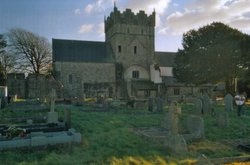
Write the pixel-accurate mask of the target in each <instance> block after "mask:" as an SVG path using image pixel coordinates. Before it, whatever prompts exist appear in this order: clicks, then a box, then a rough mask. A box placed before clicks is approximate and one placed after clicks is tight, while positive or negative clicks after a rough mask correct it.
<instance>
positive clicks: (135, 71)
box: [132, 70, 139, 78]
mask: <svg viewBox="0 0 250 165" xmlns="http://www.w3.org/2000/svg"><path fill="white" fill-rule="evenodd" d="M132 78H139V71H138V70H134V71H133V72H132Z"/></svg>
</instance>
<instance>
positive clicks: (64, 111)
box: [0, 90, 250, 164]
mask: <svg viewBox="0 0 250 165" xmlns="http://www.w3.org/2000/svg"><path fill="white" fill-rule="evenodd" d="M49 98H50V101H48V102H49V103H43V102H41V101H39V100H25V101H20V102H11V103H10V104H9V105H7V106H6V107H5V108H3V109H1V110H0V113H1V126H0V133H1V137H0V150H1V157H0V161H1V162H3V163H5V164H6V163H7V164H8V163H10V164H17V162H22V163H24V164H51V163H52V164H53V163H55V164H70V163H72V162H73V163H74V164H121V163H124V162H125V163H128V164H142V163H144V164H230V163H232V162H241V163H242V162H247V161H249V160H250V154H249V144H250V140H249V137H250V130H249V128H248V125H249V122H250V121H249V118H250V117H249V116H250V112H249V110H250V107H249V106H248V105H247V106H245V107H244V115H242V116H241V117H239V116H237V112H236V107H235V105H234V104H233V103H232V104H231V102H230V100H231V98H228V96H227V95H226V96H225V98H224V101H225V102H224V103H222V102H218V104H216V103H212V102H211V101H210V102H206V101H208V100H209V99H208V98H207V96H204V95H200V96H198V97H197V98H196V99H195V100H193V101H192V102H182V103H179V102H176V101H173V102H171V104H167V103H166V102H164V101H163V102H162V103H160V104H159V100H157V98H151V99H152V100H153V101H152V100H150V99H149V100H148V102H147V104H146V106H144V107H140V108H138V107H130V106H126V102H125V101H124V100H108V101H104V102H102V103H100V102H99V101H98V102H97V101H96V102H84V101H82V102H81V104H75V102H74V101H72V103H71V104H69V103H63V102H57V101H56V99H55V93H54V91H53V90H52V91H51V93H50V97H49ZM197 100H198V101H197ZM199 102H200V103H201V104H200V105H199V104H198V103H199ZM204 102H206V103H204ZM151 104H153V105H151ZM148 106H149V107H150V108H148ZM230 106H231V107H230ZM98 108H99V109H98ZM103 109H106V110H103ZM74 144H76V145H74ZM61 146H62V147H61ZM37 148H40V149H39V150H37ZM38 162H39V163H38Z"/></svg>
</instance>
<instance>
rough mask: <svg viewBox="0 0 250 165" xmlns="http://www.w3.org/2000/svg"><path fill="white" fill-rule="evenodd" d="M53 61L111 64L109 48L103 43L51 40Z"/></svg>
mask: <svg viewBox="0 0 250 165" xmlns="http://www.w3.org/2000/svg"><path fill="white" fill-rule="evenodd" d="M52 49H53V61H65V62H107V63H109V62H113V61H114V60H113V58H112V51H111V46H110V45H108V44H106V43H105V42H96V41H77V40H62V39H52Z"/></svg>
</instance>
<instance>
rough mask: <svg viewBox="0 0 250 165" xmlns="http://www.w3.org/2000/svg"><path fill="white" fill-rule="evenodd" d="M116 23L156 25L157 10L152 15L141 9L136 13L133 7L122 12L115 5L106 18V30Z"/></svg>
mask: <svg viewBox="0 0 250 165" xmlns="http://www.w3.org/2000/svg"><path fill="white" fill-rule="evenodd" d="M114 24H128V25H139V26H150V27H154V26H155V12H153V13H152V14H151V15H149V16H148V15H147V14H146V13H145V12H144V11H142V10H140V11H139V13H137V14H134V13H133V12H132V11H131V9H126V10H125V11H124V12H122V13H121V12H120V11H119V10H118V9H117V7H116V6H115V7H114V11H112V12H111V14H110V16H108V17H107V18H105V32H107V31H108V30H109V28H110V27H112V26H113V25H114Z"/></svg>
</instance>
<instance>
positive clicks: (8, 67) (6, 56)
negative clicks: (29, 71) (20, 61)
mask: <svg viewBox="0 0 250 165" xmlns="http://www.w3.org/2000/svg"><path fill="white" fill-rule="evenodd" d="M0 62H1V65H2V72H3V75H4V79H5V80H7V74H8V73H10V72H12V71H14V70H15V69H14V66H15V57H14V56H13V55H12V54H10V53H9V52H7V51H5V52H3V53H2V54H1V56H0Z"/></svg>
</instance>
